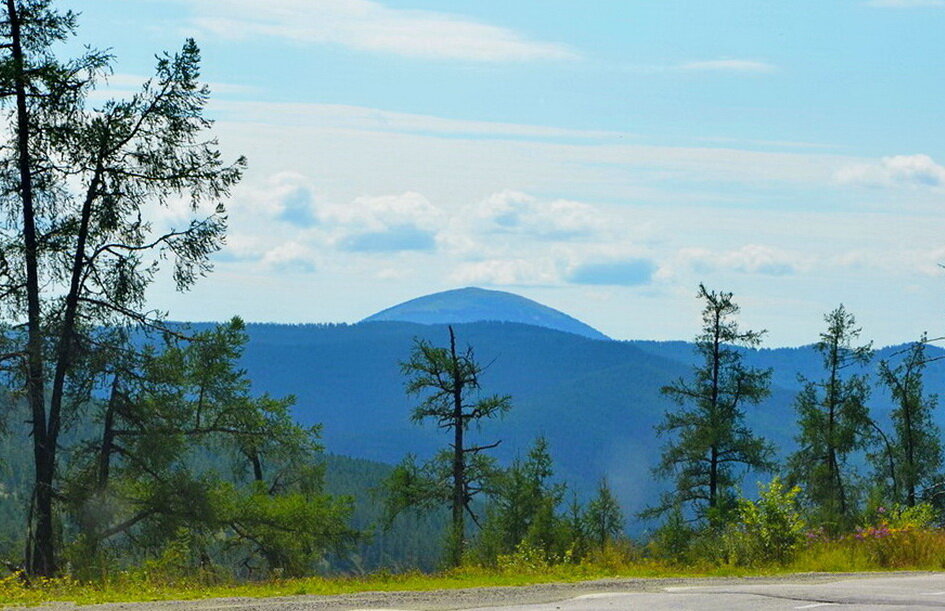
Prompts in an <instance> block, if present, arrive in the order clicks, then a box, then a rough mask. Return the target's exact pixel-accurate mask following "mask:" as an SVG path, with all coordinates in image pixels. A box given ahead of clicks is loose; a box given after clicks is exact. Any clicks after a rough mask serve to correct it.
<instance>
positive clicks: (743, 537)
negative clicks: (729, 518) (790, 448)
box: [725, 478, 806, 566]
mask: <svg viewBox="0 0 945 611" xmlns="http://www.w3.org/2000/svg"><path fill="white" fill-rule="evenodd" d="M800 492H801V489H800V488H799V487H797V486H795V487H793V488H787V487H786V486H785V485H784V483H782V482H781V480H780V479H779V478H775V479H773V480H771V483H770V484H768V486H767V487H765V486H761V487H760V489H759V498H758V500H757V501H749V500H747V499H740V500H739V501H738V512H737V513H738V522H737V523H736V524H735V525H734V528H731V529H730V530H729V531H728V532H727V533H726V535H725V539H726V543H727V544H728V545H726V547H728V548H729V549H730V552H731V558H730V561H731V562H732V563H734V564H742V565H750V566H758V565H761V564H768V563H775V564H781V565H783V564H787V563H789V562H790V561H791V560H793V558H794V555H795V554H796V552H797V550H798V548H799V547H800V546H801V543H802V542H803V541H804V537H805V531H806V525H805V523H804V520H803V518H802V517H801V514H800V510H799V507H798V504H797V495H798V494H800Z"/></svg>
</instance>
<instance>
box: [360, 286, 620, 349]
mask: <svg viewBox="0 0 945 611" xmlns="http://www.w3.org/2000/svg"><path fill="white" fill-rule="evenodd" d="M382 321H383V322H390V321H398V322H414V323H420V324H424V325H435V324H450V323H468V322H481V321H498V322H517V323H522V324H527V325H535V326H537V327H546V328H548V329H555V330H557V331H564V332H567V333H574V334H576V335H582V336H584V337H588V338H590V339H609V338H608V337H607V336H606V335H604V334H603V333H601V332H600V331H598V330H597V329H594V328H593V327H590V326H588V325H586V324H584V323H583V322H581V321H579V320H577V319H576V318H573V317H571V316H568V315H567V314H565V313H564V312H560V311H558V310H555V309H554V308H549V307H548V306H545V305H542V304H540V303H538V302H536V301H532V300H531V299H527V298H525V297H522V296H521V295H515V294H513V293H506V292H504V291H490V290H486V289H480V288H475V287H467V288H463V289H455V290H452V291H443V292H441V293H433V294H432V295H425V296H423V297H418V298H416V299H411V300H410V301H405V302H404V303H401V304H398V305H395V306H393V307H390V308H387V309H385V310H381V311H380V312H378V313H377V314H374V315H372V316H368V317H367V318H365V319H364V320H363V321H362V322H382Z"/></svg>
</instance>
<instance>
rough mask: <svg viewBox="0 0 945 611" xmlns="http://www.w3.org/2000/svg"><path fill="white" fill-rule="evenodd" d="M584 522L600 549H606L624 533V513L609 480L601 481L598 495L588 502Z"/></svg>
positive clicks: (592, 539) (594, 542)
mask: <svg viewBox="0 0 945 611" xmlns="http://www.w3.org/2000/svg"><path fill="white" fill-rule="evenodd" d="M584 523H585V524H586V525H587V526H586V527H587V533H588V535H589V536H590V538H591V541H592V542H593V544H594V545H595V546H597V548H598V549H604V548H605V547H607V545H608V544H609V543H612V542H613V541H615V540H616V539H617V538H618V537H619V536H620V535H621V534H622V533H623V528H624V520H623V513H622V512H621V511H620V505H619V504H618V503H617V499H616V498H614V493H613V492H611V490H610V486H608V485H607V480H603V479H602V480H601V481H600V484H599V485H598V487H597V496H595V497H594V498H593V499H591V501H590V503H588V504H587V511H586V512H585V514H584Z"/></svg>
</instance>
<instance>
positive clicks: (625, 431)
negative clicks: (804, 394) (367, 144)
mask: <svg viewBox="0 0 945 611" xmlns="http://www.w3.org/2000/svg"><path fill="white" fill-rule="evenodd" d="M454 328H455V329H456V333H457V337H458V339H459V342H460V343H461V344H462V345H466V344H469V345H472V346H473V347H474V349H475V352H476V356H477V358H478V359H480V360H481V361H482V362H483V363H490V365H489V367H488V369H487V371H486V373H485V374H484V380H483V383H484V386H485V387H486V388H487V389H488V392H490V393H492V392H494V393H499V394H509V395H511V396H512V404H513V407H512V409H511V411H510V412H509V413H508V414H507V415H506V416H505V417H504V418H502V419H500V420H496V421H493V422H489V423H487V424H485V425H484V426H483V427H482V428H481V430H474V431H473V433H472V434H473V436H474V437H475V438H477V439H479V440H481V441H484V442H492V441H495V440H501V441H502V444H501V445H500V446H499V448H497V450H496V456H497V457H498V458H499V460H500V461H508V460H511V459H512V458H514V457H516V456H519V455H521V454H522V453H524V451H525V449H526V447H527V446H528V445H529V444H530V443H531V441H532V440H533V439H534V438H535V437H536V436H537V435H545V436H546V437H547V438H548V441H549V443H550V447H551V449H552V452H553V456H554V459H555V467H556V473H558V474H559V476H560V477H561V478H562V479H565V480H567V481H569V482H570V483H571V484H572V486H573V487H574V488H575V489H576V490H578V491H579V492H580V493H582V494H585V493H587V492H588V491H589V490H590V489H591V488H592V487H593V486H594V484H595V482H596V481H597V480H598V479H599V478H600V477H602V476H606V477H607V478H608V479H609V480H610V481H611V482H612V484H613V485H614V488H615V491H616V492H617V494H618V497H619V499H620V501H621V503H622V504H623V506H624V507H625V508H626V510H627V512H628V513H632V512H634V511H637V510H638V509H640V508H642V507H643V506H645V505H646V504H647V503H648V502H649V501H650V499H652V498H653V497H654V495H655V494H656V493H657V492H658V490H659V489H660V487H661V486H662V484H661V483H659V482H655V481H654V480H653V478H652V476H651V473H650V468H651V467H652V466H653V465H654V464H655V463H656V461H657V460H658V457H659V452H660V448H661V446H662V443H663V441H662V440H661V439H659V438H658V437H657V436H656V435H655V433H654V426H655V425H656V424H657V423H658V422H659V421H660V419H661V417H662V415H663V413H664V411H665V410H667V409H672V408H673V404H672V402H671V401H669V400H668V399H667V398H665V397H663V396H662V395H661V394H660V388H661V387H662V386H663V385H665V384H668V383H670V382H672V381H673V380H675V379H677V378H679V377H685V376H688V375H689V374H690V373H691V363H692V359H693V356H692V354H693V352H692V344H689V343H688V342H645V341H596V340H591V339H588V338H585V337H581V336H578V335H575V334H571V333H563V332H559V331H554V330H551V329H546V328H542V327H536V326H532V325H523V324H516V323H501V322H477V323H466V324H457V325H454ZM247 331H248V333H249V335H250V341H249V343H248V345H247V349H246V353H245V355H244V357H243V361H242V364H243V366H244V367H245V368H246V369H247V371H248V374H249V377H250V378H251V379H252V380H253V384H254V390H255V391H257V392H273V393H292V394H294V395H295V396H296V398H297V404H296V406H295V408H294V413H295V416H296V418H297V419H299V420H300V421H301V422H302V423H304V424H313V423H322V424H323V426H324V428H323V439H324V443H325V446H326V448H327V449H328V450H329V451H331V452H333V453H336V454H342V455H347V456H354V457H359V458H365V459H369V460H374V461H379V462H383V463H388V464H391V463H395V462H397V461H399V460H400V459H401V458H402V457H403V455H404V453H406V452H413V453H416V454H418V455H420V456H427V455H430V454H432V453H433V452H434V451H435V450H436V449H437V448H439V447H441V445H442V438H441V437H442V435H441V434H440V432H439V431H437V430H436V429H435V427H433V426H432V425H423V426H417V425H416V424H414V423H412V422H410V419H409V414H410V409H411V407H412V406H413V405H414V402H413V401H412V400H411V399H409V398H408V397H407V396H406V395H405V394H404V378H403V376H402V374H401V372H400V367H399V363H400V362H401V361H403V360H404V359H406V358H407V356H408V355H409V353H410V350H411V346H412V342H413V339H414V338H415V337H420V338H424V339H427V340H429V341H430V342H432V343H434V344H440V345H441V344H443V343H444V342H445V341H446V340H447V338H448V332H447V328H446V326H445V325H426V324H417V323H404V322H365V323H358V324H354V325H277V324H250V325H248V327H247ZM899 349H900V348H898V347H889V348H885V349H882V350H880V351H879V352H878V355H877V358H876V359H874V363H875V362H878V359H879V358H889V357H890V356H892V355H894V354H895V353H896V352H897V351H899ZM932 350H934V351H936V352H937V353H940V352H941V351H939V350H938V349H932ZM747 361H748V362H749V363H750V364H751V365H753V366H757V367H771V368H773V370H774V384H773V388H772V391H773V392H772V395H771V397H770V398H769V399H767V400H766V401H764V402H763V403H762V404H761V405H760V406H758V407H757V408H750V409H749V410H748V414H747V416H748V422H749V423H750V424H751V425H752V426H753V427H755V428H756V429H757V430H758V432H759V433H760V434H762V435H764V436H766V437H768V438H770V439H771V441H773V442H774V443H775V444H776V445H777V446H779V454H780V455H781V456H784V455H786V454H787V453H788V452H789V451H791V450H792V449H793V447H794V442H793V437H794V435H795V433H796V431H795V429H794V422H795V414H794V411H793V407H792V402H793V400H794V396H795V394H796V393H797V391H798V389H799V388H800V384H799V383H798V380H797V374H798V373H803V374H805V375H808V376H811V377H815V376H816V375H817V372H818V368H819V367H820V360H819V356H818V355H817V354H816V353H815V351H814V350H813V348H812V347H810V346H805V347H800V348H778V349H761V350H752V351H749V354H748V355H747ZM943 373H945V371H943V364H942V363H941V362H934V363H931V364H930V366H929V371H928V380H929V389H930V390H931V391H933V392H934V391H935V390H936V389H937V387H938V386H940V382H939V381H940V380H942V379H945V376H943V375H942V374H943ZM871 405H872V406H873V409H874V410H875V412H876V414H877V417H878V418H879V419H883V418H884V414H886V413H888V411H889V409H890V408H891V403H890V400H889V396H888V394H887V393H886V392H885V391H884V390H882V389H879V388H877V389H875V391H874V393H873V398H872V400H871ZM939 420H940V421H943V420H945V419H943V418H941V417H940V418H939ZM765 478H766V476H764V475H758V474H750V475H749V476H748V478H747V482H748V483H749V484H753V482H754V481H755V480H759V479H765Z"/></svg>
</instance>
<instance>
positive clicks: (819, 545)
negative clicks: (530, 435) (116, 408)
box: [0, 529, 945, 605]
mask: <svg viewBox="0 0 945 611" xmlns="http://www.w3.org/2000/svg"><path fill="white" fill-rule="evenodd" d="M942 569H945V532H943V531H941V530H938V529H900V530H895V529H894V530H892V531H889V530H887V531H884V532H882V533H878V534H877V532H876V531H870V533H868V534H867V535H865V536H864V535H856V536H854V535H850V536H847V537H843V538H841V539H835V540H822V541H812V542H810V543H808V544H807V545H805V546H804V547H803V548H802V549H801V550H799V551H798V553H797V554H796V556H795V558H794V560H793V561H792V562H791V563H789V564H786V565H767V566H733V565H728V564H713V563H710V562H708V561H705V562H700V563H697V564H695V565H688V566H681V565H676V564H672V563H667V562H662V561H657V560H652V559H647V558H642V557H641V556H640V555H639V554H638V553H637V554H633V553H629V548H628V549H627V550H623V551H621V550H614V551H612V553H604V554H600V555H598V556H597V557H596V558H595V559H594V560H593V561H591V562H585V563H582V564H558V565H548V564H544V563H542V562H535V561H532V560H530V559H528V558H527V557H524V556H523V557H517V558H514V557H513V558H512V559H511V561H510V562H507V563H505V564H504V565H502V568H499V569H486V568H481V567H465V568H461V569H456V570H452V571H444V572H441V573H435V574H424V573H419V572H412V573H377V574H373V575H368V576H364V577H332V578H326V577H308V578H300V579H277V580H269V581H260V582H235V581H233V582H226V581H224V582H221V581H220V580H219V578H216V579H212V578H205V579H201V578H199V576H198V577H196V578H195V577H190V578H181V579H168V578H167V577H164V576H162V574H161V573H160V572H157V571H154V572H148V571H146V570H140V569H139V570H135V571H130V572H126V573H118V574H116V575H112V576H110V577H109V578H107V579H105V580H102V581H93V582H80V581H77V580H75V579H71V578H68V577H64V578H58V579H50V580H41V581H38V582H35V583H34V584H32V585H31V586H27V585H26V584H24V582H23V581H22V580H21V579H20V577H19V576H18V575H11V576H8V577H5V578H3V579H0V605H35V604H41V603H46V602H52V601H70V602H75V603H77V604H92V603H106V602H133V601H152V600H185V599H198V598H221V597H253V598H256V597H273V596H296V595H302V594H321V595H332V594H350V593H356V592H366V591H395V590H414V591H425V590H440V589H456V588H477V587H498V586H525V585H531V584H538V583H550V582H577V581H586V580H592V579H602V578H656V577H664V578H666V577H731V576H755V575H780V574H789V573H809V572H837V573H844V572H857V571H890V570H942Z"/></svg>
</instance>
